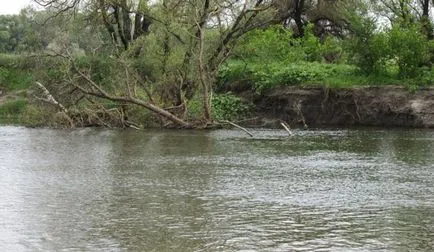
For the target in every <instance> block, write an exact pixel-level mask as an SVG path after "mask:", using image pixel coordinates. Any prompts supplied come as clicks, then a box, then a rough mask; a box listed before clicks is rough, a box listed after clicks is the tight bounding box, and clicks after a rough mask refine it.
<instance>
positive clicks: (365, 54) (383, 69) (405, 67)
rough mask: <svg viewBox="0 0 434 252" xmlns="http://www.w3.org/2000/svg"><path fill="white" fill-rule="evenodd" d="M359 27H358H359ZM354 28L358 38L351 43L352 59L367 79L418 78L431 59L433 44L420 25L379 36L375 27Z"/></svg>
mask: <svg viewBox="0 0 434 252" xmlns="http://www.w3.org/2000/svg"><path fill="white" fill-rule="evenodd" d="M355 24H357V23H355ZM355 24H354V26H355V28H354V38H353V39H352V40H349V41H348V45H349V47H348V48H349V50H350V51H351V52H352V56H353V57H352V59H353V60H354V62H355V63H356V65H357V66H358V67H359V68H360V71H361V72H362V73H364V74H366V75H370V74H376V75H393V74H395V73H397V74H398V75H399V77H400V78H414V77H417V76H418V75H419V74H420V69H421V67H422V66H423V65H424V64H426V63H427V62H428V60H429V58H430V51H432V49H433V42H432V41H429V40H428V39H427V37H426V35H424V34H423V33H422V32H421V31H422V27H421V26H420V25H418V24H413V25H407V26H400V25H394V26H393V27H392V28H390V29H386V30H385V31H382V32H378V31H376V27H375V24H374V23H372V21H371V22H369V21H366V20H365V23H363V24H359V26H356V25H355Z"/></svg>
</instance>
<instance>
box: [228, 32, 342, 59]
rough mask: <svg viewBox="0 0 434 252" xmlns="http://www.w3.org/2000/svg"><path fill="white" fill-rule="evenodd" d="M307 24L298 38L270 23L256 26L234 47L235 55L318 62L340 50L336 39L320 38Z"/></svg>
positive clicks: (338, 52) (247, 57) (239, 56)
mask: <svg viewBox="0 0 434 252" xmlns="http://www.w3.org/2000/svg"><path fill="white" fill-rule="evenodd" d="M313 29H314V27H313V25H312V24H309V25H308V26H307V27H306V30H305V36H304V37H302V38H293V36H292V32H291V30H290V29H287V28H284V27H282V26H277V25H276V26H272V27H270V28H267V29H256V30H253V31H251V32H249V33H247V34H246V35H245V37H244V38H243V40H242V41H241V43H239V45H238V46H237V47H236V49H235V57H236V58H238V59H243V60H246V61H248V62H262V63H268V62H276V61H277V62H288V63H292V62H299V61H308V62H314V61H318V62H322V61H323V59H324V56H326V55H330V54H336V55H339V54H341V53H342V48H341V45H340V41H339V40H338V39H336V38H332V37H326V38H325V39H324V41H321V40H320V39H319V38H318V37H316V36H315V35H314V31H313Z"/></svg>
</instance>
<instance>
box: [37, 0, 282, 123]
mask: <svg viewBox="0 0 434 252" xmlns="http://www.w3.org/2000/svg"><path fill="white" fill-rule="evenodd" d="M35 2H37V3H38V4H40V5H41V6H44V7H45V8H46V10H49V11H50V12H52V13H53V15H52V17H55V16H59V15H70V17H71V18H74V15H77V14H80V15H87V16H88V18H89V19H92V20H94V25H99V26H104V27H105V29H106V31H107V33H108V34H109V35H110V39H111V41H112V43H113V44H114V45H115V48H116V50H114V51H113V52H112V54H111V55H109V57H110V58H112V59H113V58H115V59H116V61H117V62H118V66H119V67H118V68H117V70H116V75H118V77H120V78H118V79H119V82H118V83H117V86H116V87H114V88H108V87H106V86H104V85H103V84H101V83H98V81H97V80H95V79H94V78H93V77H92V72H91V71H92V69H90V68H86V67H83V66H82V65H81V64H80V59H79V57H76V56H75V55H74V54H73V53H71V51H70V50H69V49H68V48H67V47H64V48H62V49H59V50H57V51H56V52H55V54H56V55H57V56H61V57H63V58H64V59H66V60H68V61H69V62H70V69H72V70H71V71H72V72H73V74H70V75H69V77H68V84H69V86H70V87H73V88H74V89H76V90H79V91H81V93H83V94H85V95H86V96H90V97H100V98H103V99H105V100H110V101H112V102H117V103H120V104H135V105H138V106H141V107H143V108H146V109H149V110H151V111H152V112H154V113H155V114H158V115H160V116H161V117H163V118H165V119H167V120H169V121H170V122H172V123H174V124H176V125H178V126H181V127H193V126H194V125H195V126H197V125H198V124H194V125H193V124H192V123H190V122H188V121H187V120H186V115H187V110H188V104H189V102H190V101H191V100H192V99H193V98H194V97H200V99H201V100H202V102H201V103H202V105H201V111H202V117H201V120H200V124H199V125H200V126H206V125H209V124H212V123H213V117H212V111H211V108H212V106H211V96H212V90H213V87H214V85H215V83H216V75H217V71H218V69H219V66H220V65H221V64H223V63H224V62H225V61H226V60H227V59H228V57H229V56H230V55H231V54H232V50H233V48H234V47H235V46H236V44H237V42H238V40H239V39H240V38H241V37H242V36H243V35H244V34H245V33H247V32H249V31H251V30H253V29H255V28H258V27H267V26H268V25H269V24H270V23H273V22H275V21H276V20H277V19H278V18H279V16H278V15H277V9H276V5H275V4H274V2H273V1H266V0H255V1H234V0H187V1H184V0H160V1H145V0H139V1H133V0H88V1H86V0H70V1H64V0H35ZM151 68H152V70H150V69H151Z"/></svg>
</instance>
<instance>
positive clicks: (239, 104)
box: [212, 93, 251, 121]
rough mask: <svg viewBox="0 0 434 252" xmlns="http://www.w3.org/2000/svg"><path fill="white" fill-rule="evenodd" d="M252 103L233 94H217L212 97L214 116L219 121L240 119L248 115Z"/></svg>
mask: <svg viewBox="0 0 434 252" xmlns="http://www.w3.org/2000/svg"><path fill="white" fill-rule="evenodd" d="M250 110H251V105H249V104H246V103H245V102H243V101H242V100H241V98H239V97H237V96H235V95H233V94H231V93H226V94H215V95H214V96H213V97H212V112H213V118H214V119H215V120H217V121H222V120H239V119H242V118H244V117H245V116H247V115H248V113H249V111H250Z"/></svg>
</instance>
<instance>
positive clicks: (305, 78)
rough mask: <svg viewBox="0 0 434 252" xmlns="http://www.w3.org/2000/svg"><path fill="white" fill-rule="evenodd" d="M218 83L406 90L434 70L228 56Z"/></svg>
mask: <svg viewBox="0 0 434 252" xmlns="http://www.w3.org/2000/svg"><path fill="white" fill-rule="evenodd" d="M219 79H220V81H219V85H220V87H221V88H222V89H225V88H224V87H225V86H232V88H233V89H236V87H234V86H236V85H249V86H250V87H251V88H252V89H253V90H254V91H256V92H257V93H261V92H262V91H264V90H266V89H270V88H274V87H277V86H309V85H314V86H322V87H327V88H350V87H358V86H382V85H399V86H405V87H407V88H408V89H409V90H410V91H412V90H415V89H418V88H419V87H421V86H430V85H433V83H434V72H432V71H428V70H425V71H423V72H422V73H421V75H419V76H417V77H414V78H402V77H400V76H399V73H398V72H397V71H396V70H395V69H393V68H391V69H390V70H389V71H387V72H385V73H382V74H371V75H365V74H361V73H360V71H359V69H358V68H357V67H356V66H354V65H348V64H326V63H319V62H296V63H288V62H273V63H268V64H263V63H259V62H245V61H241V60H231V61H229V62H228V63H227V64H226V65H225V66H223V67H222V68H221V70H220V75H219Z"/></svg>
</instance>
